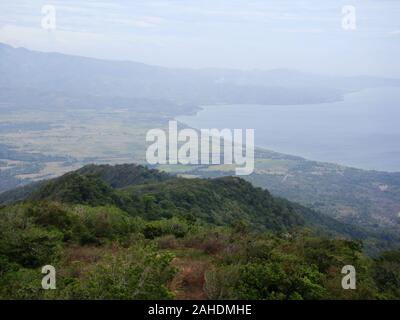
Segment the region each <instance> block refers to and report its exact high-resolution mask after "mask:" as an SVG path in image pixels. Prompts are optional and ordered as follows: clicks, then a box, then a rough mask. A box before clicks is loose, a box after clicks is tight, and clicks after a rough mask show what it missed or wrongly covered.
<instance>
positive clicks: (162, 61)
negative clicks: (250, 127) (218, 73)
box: [0, 0, 400, 78]
mask: <svg viewBox="0 0 400 320" xmlns="http://www.w3.org/2000/svg"><path fill="white" fill-rule="evenodd" d="M43 5H53V6H55V8H56V10H57V29H56V30H53V31H48V30H44V29H42V27H41V19H42V17H43V15H42V14H41V9H42V6H43ZM344 5H352V6H354V7H355V8H356V18H357V20H356V21H357V28H356V30H347V31H346V30H344V29H343V28H342V7H343V6H344ZM399 17H400V2H399V1H382V0H379V1H378V0H362V1H358V0H353V1H337V0H325V1H320V0H304V1H297V0H280V1H264V0H263V1H261V0H252V1H248V0H229V1H228V0H219V1H218V0H204V1H194V0H186V1H182V0H168V1H167V0H136V1H121V0H120V1H106V0H102V1H81V0H72V1H70V0H68V1H61V0H60V1H55V0H52V1H50V0H49V1H27V0H21V1H10V0H2V1H1V2H0V42H3V43H7V44H10V45H12V46H14V47H26V48H29V49H32V50H39V51H56V52H61V53H66V54H74V55H82V56H89V57H97V58H106V59H112V60H131V61H138V62H144V63H147V64H153V65H162V66H168V67H191V68H206V67H218V68H235V69H276V68H288V69H297V70H300V71H307V72H314V73H325V74H336V75H364V74H368V75H376V76H385V77H393V78H396V77H399V76H400V64H399V63H398V57H399V56H400V19H399Z"/></svg>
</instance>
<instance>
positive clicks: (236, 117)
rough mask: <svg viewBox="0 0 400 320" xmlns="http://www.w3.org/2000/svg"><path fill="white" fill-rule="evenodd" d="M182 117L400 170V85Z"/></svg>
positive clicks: (292, 150)
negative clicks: (328, 99) (330, 99)
mask: <svg viewBox="0 0 400 320" xmlns="http://www.w3.org/2000/svg"><path fill="white" fill-rule="evenodd" d="M177 120H178V121H180V122H183V123H186V124H187V125H189V126H191V127H194V128H198V129H200V128H218V129H223V128H230V129H236V128H238V129H246V128H250V129H255V143H256V145H257V146H260V147H264V148H267V149H269V150H273V151H277V152H282V153H286V154H292V155H298V156H302V157H304V158H307V159H310V160H317V161H324V162H332V163H338V164H343V165H347V166H351V167H356V168H362V169H371V170H381V171H400V88H375V89H368V90H363V91H359V92H355V93H351V94H348V95H346V96H345V98H344V101H340V102H334V103H323V104H310V105H308V104H306V105H288V106H280V105H222V106H221V105H218V106H204V107H203V109H202V110H201V111H200V112H198V113H197V114H196V115H193V116H181V117H178V118H177Z"/></svg>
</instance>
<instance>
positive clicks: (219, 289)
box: [0, 165, 400, 300]
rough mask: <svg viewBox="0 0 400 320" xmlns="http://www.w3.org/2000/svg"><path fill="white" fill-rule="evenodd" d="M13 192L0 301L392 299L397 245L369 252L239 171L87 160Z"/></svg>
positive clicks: (0, 241)
mask: <svg viewBox="0 0 400 320" xmlns="http://www.w3.org/2000/svg"><path fill="white" fill-rule="evenodd" d="M24 191H25V194H24V195H23V196H22V194H23V193H24V192H21V190H17V195H13V194H12V192H10V193H8V197H9V198H8V201H10V200H12V199H16V198H18V197H21V198H23V199H21V200H20V201H18V202H13V203H10V204H8V205H3V206H1V207H0V234H1V237H0V299H173V298H177V299H194V298H196V299H278V300H280V299H398V298H400V293H399V291H398V285H397V284H398V283H399V281H400V275H399V273H398V270H399V267H400V260H399V252H398V251H390V252H386V253H383V254H382V255H380V256H379V257H378V258H377V259H372V258H369V257H367V256H365V255H364V254H363V252H362V251H363V245H362V242H361V241H359V240H350V239H349V238H350V237H351V236H355V235H356V233H357V232H361V231H359V230H355V229H352V228H351V227H349V226H345V225H342V224H340V223H338V222H335V221H334V220H333V219H331V218H328V217H324V216H323V215H321V214H319V213H317V212H315V211H312V210H310V209H307V208H305V207H302V206H300V205H298V204H295V203H291V202H289V201H287V200H284V199H280V198H276V197H274V196H272V195H271V194H270V193H269V192H268V191H266V190H262V189H260V188H255V187H253V186H252V185H251V184H250V183H249V182H246V181H244V180H242V179H240V178H236V177H223V178H216V179H183V178H179V177H174V176H169V175H166V174H165V173H161V172H158V171H156V170H150V169H147V168H145V167H142V166H137V165H120V166H96V165H90V166H86V167H84V168H82V169H79V170H77V171H74V172H70V173H67V174H65V175H63V176H61V177H59V178H56V179H52V180H49V181H43V182H41V183H39V184H35V185H32V186H30V187H28V188H26V189H25V190H24ZM11 202H12V201H11ZM331 231H334V232H333V233H332V232H331ZM346 234H347V236H348V237H347V239H346V238H344V237H343V236H344V235H346ZM358 236H367V234H363V233H362V232H361V233H359V234H358ZM48 264H51V265H53V266H55V268H56V270H57V272H58V271H60V272H58V273H57V290H48V291H46V290H42V289H41V286H40V282H41V277H42V274H41V267H42V266H43V265H48ZM346 264H351V265H353V266H355V268H356V270H357V281H358V282H357V289H358V290H342V289H341V287H340V283H341V281H340V279H341V277H342V274H341V269H342V267H343V265H346Z"/></svg>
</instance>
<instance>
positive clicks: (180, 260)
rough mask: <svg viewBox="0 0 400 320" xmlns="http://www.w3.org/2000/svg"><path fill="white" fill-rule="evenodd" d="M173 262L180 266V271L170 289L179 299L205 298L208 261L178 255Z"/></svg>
mask: <svg viewBox="0 0 400 320" xmlns="http://www.w3.org/2000/svg"><path fill="white" fill-rule="evenodd" d="M173 264H174V266H175V267H176V268H178V273H177V274H176V276H175V277H174V279H173V280H172V281H171V284H170V286H169V287H170V289H171V290H172V292H173V293H174V294H175V297H176V299H177V300H204V299H207V295H206V293H205V292H204V272H205V270H206V269H207V266H208V262H207V261H204V259H193V258H188V257H177V258H175V259H174V261H173Z"/></svg>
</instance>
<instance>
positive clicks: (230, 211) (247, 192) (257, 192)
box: [0, 164, 368, 239]
mask: <svg viewBox="0 0 400 320" xmlns="http://www.w3.org/2000/svg"><path fill="white" fill-rule="evenodd" d="M16 201H25V202H28V203H29V202H38V201H55V202H60V203H66V204H84V205H90V206H104V205H112V206H115V207H118V208H119V209H121V210H123V211H125V212H127V213H128V214H130V215H131V216H140V217H142V218H145V219H148V220H157V219H160V218H171V217H175V216H178V217H186V218H188V219H193V220H199V221H202V222H204V223H209V224H213V225H220V226H223V225H229V224H232V223H235V222H237V221H242V222H244V223H246V224H248V225H249V226H250V227H251V228H252V229H253V230H258V231H263V230H270V231H275V232H287V231H289V230H291V229H293V228H296V227H303V226H309V227H311V228H312V229H314V230H315V231H318V232H323V233H326V234H331V235H332V234H334V235H340V236H344V237H348V238H357V239H365V238H367V237H368V234H367V233H366V232H364V231H363V230H362V229H357V228H356V227H353V226H348V225H345V224H343V223H340V222H338V221H336V220H334V219H332V218H329V217H327V216H325V215H323V214H321V213H318V212H315V211H313V210H311V209H308V208H305V207H303V206H301V205H298V204H296V203H291V202H289V201H287V200H285V199H281V198H276V197H274V196H272V195H271V194H270V193H269V192H268V191H267V190H263V189H261V188H256V187H253V186H252V185H251V184H250V183H249V182H246V181H245V180H243V179H241V178H237V177H223V178H216V179H185V178H179V177H176V176H171V175H168V174H166V173H163V172H160V171H157V170H154V169H148V168H146V167H144V166H141V165H135V164H125V165H116V166H110V165H88V166H85V167H83V168H81V169H79V170H77V171H74V172H70V173H67V174H65V175H63V176H61V177H59V178H55V179H52V180H48V181H44V182H41V183H36V184H33V185H28V186H26V187H23V188H19V189H16V190H12V191H9V192H6V193H4V194H3V195H0V203H3V204H12V203H13V202H16Z"/></svg>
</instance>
